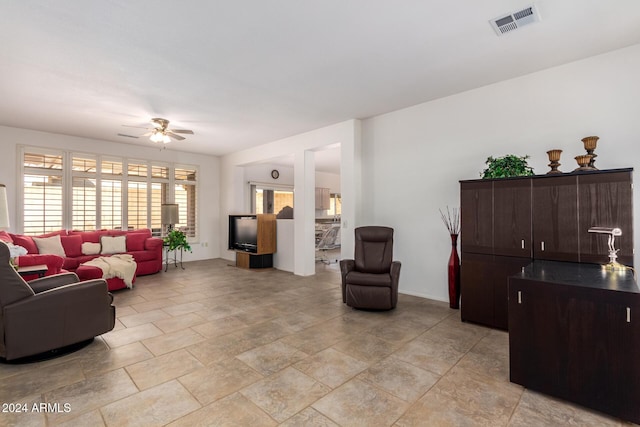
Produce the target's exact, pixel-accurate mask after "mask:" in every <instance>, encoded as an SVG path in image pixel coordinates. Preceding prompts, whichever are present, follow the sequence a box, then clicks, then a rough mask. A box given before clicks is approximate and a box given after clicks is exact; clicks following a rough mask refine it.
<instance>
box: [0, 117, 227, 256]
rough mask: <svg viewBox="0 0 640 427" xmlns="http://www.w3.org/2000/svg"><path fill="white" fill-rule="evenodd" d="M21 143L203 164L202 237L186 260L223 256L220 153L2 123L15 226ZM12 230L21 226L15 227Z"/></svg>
mask: <svg viewBox="0 0 640 427" xmlns="http://www.w3.org/2000/svg"><path fill="white" fill-rule="evenodd" d="M19 145H26V146H34V147H47V148H55V149H62V150H68V151H76V152H81V153H96V154H107V155H112V156H121V157H127V158H132V159H142V160H156V161H163V162H174V163H185V164H189V165H197V166H199V172H200V176H199V177H198V192H199V197H198V201H199V206H197V215H198V226H199V230H198V237H199V239H198V242H194V243H193V244H191V247H192V249H193V253H186V254H185V255H184V260H185V261H193V260H199V259H209V258H218V257H220V230H219V228H220V209H219V200H220V159H219V158H218V157H214V156H205V155H201V154H190V153H184V152H180V151H174V150H170V149H166V150H160V149H158V148H155V147H151V146H150V147H143V146H137V145H129V144H119V143H115V142H110V141H100V140H94V139H87V138H79V137H74V136H68V135H60V134H53V133H46V132H37V131H31V130H26V129H18V128H12V127H6V126H0V148H1V151H0V152H1V153H2V155H1V156H0V183H3V184H5V185H6V186H7V196H8V199H9V215H10V218H11V222H12V226H14V225H15V224H16V220H15V218H16V204H17V200H16V189H17V187H16V186H17V185H18V183H19V182H20V177H19V176H18V173H19V172H18V170H19V169H18V166H19V164H20V161H21V160H20V159H18V148H17V147H18V146H19ZM12 231H17V230H15V228H12Z"/></svg>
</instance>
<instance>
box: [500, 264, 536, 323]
mask: <svg viewBox="0 0 640 427" xmlns="http://www.w3.org/2000/svg"><path fill="white" fill-rule="evenodd" d="M530 263H531V259H530V258H519V257H509V256H495V257H494V261H493V267H492V271H493V326H494V327H496V328H500V329H504V330H508V329H509V277H510V276H513V275H515V274H518V273H519V272H520V271H522V269H523V268H524V267H526V266H527V265H529V264H530Z"/></svg>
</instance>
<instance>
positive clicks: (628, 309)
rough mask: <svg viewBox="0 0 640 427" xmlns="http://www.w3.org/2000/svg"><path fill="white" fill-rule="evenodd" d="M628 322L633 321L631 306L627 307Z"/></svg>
mask: <svg viewBox="0 0 640 427" xmlns="http://www.w3.org/2000/svg"><path fill="white" fill-rule="evenodd" d="M627 323H631V307H627Z"/></svg>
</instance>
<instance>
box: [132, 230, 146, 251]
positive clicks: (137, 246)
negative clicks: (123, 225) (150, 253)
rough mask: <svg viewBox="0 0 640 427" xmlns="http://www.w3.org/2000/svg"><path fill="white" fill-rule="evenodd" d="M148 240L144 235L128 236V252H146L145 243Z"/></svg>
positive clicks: (133, 234) (134, 234)
mask: <svg viewBox="0 0 640 427" xmlns="http://www.w3.org/2000/svg"><path fill="white" fill-rule="evenodd" d="M147 238H148V237H147V235H146V234H143V233H129V234H127V252H135V251H144V242H145V240H147Z"/></svg>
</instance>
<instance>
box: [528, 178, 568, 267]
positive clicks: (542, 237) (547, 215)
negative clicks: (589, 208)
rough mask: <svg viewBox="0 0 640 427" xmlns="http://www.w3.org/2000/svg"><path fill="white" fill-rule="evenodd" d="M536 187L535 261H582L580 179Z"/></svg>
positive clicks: (540, 181)
mask: <svg viewBox="0 0 640 427" xmlns="http://www.w3.org/2000/svg"><path fill="white" fill-rule="evenodd" d="M532 184H533V185H532V205H533V209H532V218H533V230H534V231H533V233H534V234H533V257H534V258H536V259H548V260H556V261H574V262H577V261H579V256H578V253H579V247H578V236H579V233H578V180H577V176H559V177H553V178H550V179H535V180H532Z"/></svg>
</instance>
